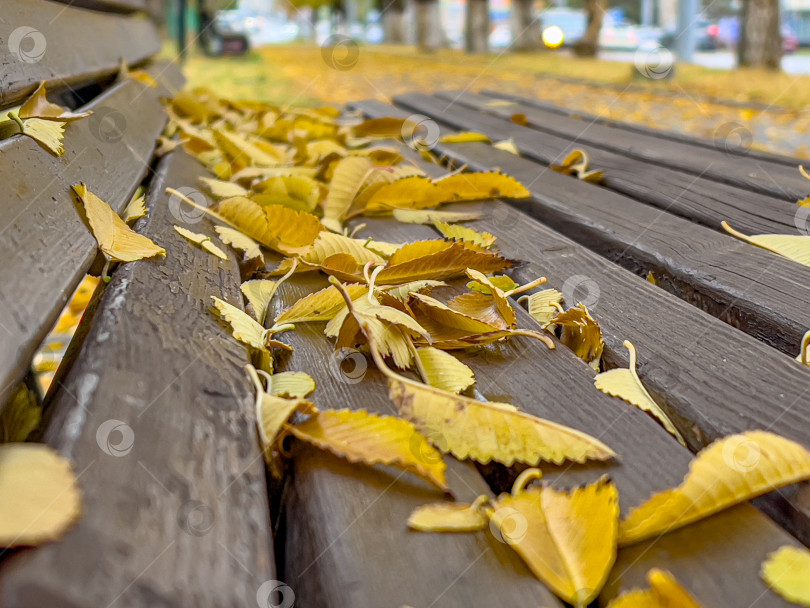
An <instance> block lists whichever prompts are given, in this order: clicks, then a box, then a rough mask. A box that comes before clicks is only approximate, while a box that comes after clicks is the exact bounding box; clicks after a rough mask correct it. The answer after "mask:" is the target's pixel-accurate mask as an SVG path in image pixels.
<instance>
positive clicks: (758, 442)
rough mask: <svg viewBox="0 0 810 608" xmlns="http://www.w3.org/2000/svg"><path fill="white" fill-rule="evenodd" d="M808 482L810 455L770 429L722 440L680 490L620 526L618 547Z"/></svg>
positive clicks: (699, 459)
mask: <svg viewBox="0 0 810 608" xmlns="http://www.w3.org/2000/svg"><path fill="white" fill-rule="evenodd" d="M806 479H810V451H808V450H807V449H806V448H804V447H803V446H801V445H799V444H798V443H795V442H793V441H790V440H788V439H785V438H784V437H780V436H779V435H775V434H773V433H768V432H766V431H747V432H745V433H740V434H738V435H729V436H728V437H725V438H723V439H719V440H717V441H715V442H714V443H712V444H711V445H710V446H708V447H707V448H705V449H703V450H701V451H700V452H699V453H698V455H697V456H696V457H695V458H694V460H692V464H691V465H690V466H689V472H688V473H687V474H686V477H684V480H683V482H682V483H681V485H679V486H678V487H676V488H671V489H669V490H665V491H663V492H660V493H658V494H655V495H653V496H652V497H651V498H650V499H649V500H647V502H645V503H644V504H642V505H640V506H638V507H636V508H635V509H633V510H632V511H631V512H630V513H629V514H628V515H627V517H626V518H625V519H624V520H622V522H621V523H620V526H619V544H620V545H630V544H633V543H637V542H639V541H642V540H645V539H647V538H651V537H653V536H658V535H660V534H664V533H666V532H670V531H673V530H677V529H678V528H681V527H683V526H686V525H688V524H691V523H694V522H696V521H699V520H701V519H703V518H705V517H708V516H709V515H713V514H714V513H717V512H719V511H722V510H723V509H727V508H729V507H731V506H734V505H736V504H739V503H741V502H745V501H747V500H751V499H752V498H756V497H757V496H760V495H762V494H765V493H767V492H771V491H773V490H776V489H777V488H781V487H783V486H786V485H790V484H792V483H797V482H799V481H804V480H806Z"/></svg>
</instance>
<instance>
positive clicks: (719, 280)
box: [397, 95, 810, 356]
mask: <svg viewBox="0 0 810 608" xmlns="http://www.w3.org/2000/svg"><path fill="white" fill-rule="evenodd" d="M399 100H400V98H397V101H398V103H399ZM402 102H403V105H405V106H406V107H407V108H408V109H409V110H416V111H419V112H423V113H426V114H428V115H429V116H431V117H433V118H435V119H437V120H439V121H440V122H442V123H443V124H447V123H451V122H452V123H453V124H454V126H457V125H458V124H459V123H460V122H463V123H464V124H465V125H466V127H465V128H472V129H478V128H479V127H481V125H482V123H481V122H480V121H479V120H478V118H477V116H483V115H481V114H480V113H477V112H473V115H472V116H469V112H470V110H464V109H463V108H459V107H458V106H456V105H454V106H452V107H451V108H450V109H445V108H447V104H446V102H445V101H443V100H439V99H436V98H433V97H429V96H424V95H421V96H420V95H407V96H403V97H402ZM463 112H467V113H466V114H463V118H460V116H462V113H463ZM496 120H498V122H499V123H504V121H503V120H500V119H496ZM519 128H522V127H519ZM537 139H538V140H539V139H541V138H540V137H537ZM531 146H532V144H526V146H525V147H524V149H525V150H526V151H527V154H528V152H529V150H533V148H532V147H531ZM440 150H441V151H443V152H445V153H447V154H448V155H449V156H450V157H451V158H454V159H455V160H456V161H457V162H458V163H459V164H461V163H467V164H469V165H470V166H471V167H474V168H476V169H485V168H491V167H499V168H501V169H502V170H504V171H506V172H508V173H510V174H512V175H514V176H515V177H516V178H518V179H519V180H521V181H522V182H523V183H525V184H527V185H528V187H529V189H530V190H531V191H532V196H533V198H532V201H531V202H530V203H523V204H522V205H523V208H524V209H525V210H526V211H527V212H528V213H530V214H531V215H533V216H534V217H536V218H537V219H539V220H541V221H542V222H543V223H545V224H547V225H548V226H551V227H552V228H555V229H557V230H559V231H560V232H562V233H564V234H566V235H567V236H569V237H571V238H573V239H574V240H576V241H578V242H580V243H582V244H584V245H586V246H587V247H589V248H590V249H593V250H594V251H597V252H599V253H601V254H602V255H604V256H605V257H606V258H608V259H609V260H611V261H614V262H616V263H618V264H621V265H622V266H624V267H626V268H628V269H630V270H632V271H633V272H636V273H637V274H642V275H643V276H646V274H647V272H650V271H651V272H653V274H654V275H655V277H656V279H659V285H660V286H662V287H664V288H665V289H667V290H668V291H670V292H672V293H674V294H676V295H678V296H680V297H682V298H684V299H686V300H687V301H689V302H690V303H692V304H695V305H696V306H698V307H700V308H702V309H703V310H706V311H708V312H710V313H711V314H713V315H715V316H717V317H718V318H720V319H722V320H724V321H726V322H727V323H730V324H731V325H734V326H735V327H737V328H739V329H742V330H743V331H745V332H747V333H749V334H751V335H753V336H755V337H756V338H758V339H760V340H762V341H764V342H766V343H767V344H770V345H771V346H774V347H775V348H778V349H779V350H781V351H783V352H785V353H787V354H791V355H794V356H795V355H796V353H798V352H799V344H800V342H801V338H802V335H803V334H804V332H805V331H806V330H807V328H808V327H810V309H808V307H807V305H806V303H807V302H808V301H810V268H808V267H807V266H804V265H801V264H798V263H796V262H793V261H791V260H788V259H786V258H783V257H781V256H779V255H776V254H774V253H771V252H769V251H765V250H763V249H760V248H758V247H754V246H752V245H749V244H747V243H744V242H742V241H739V240H737V239H735V238H733V237H730V236H728V235H725V234H720V233H718V232H716V231H714V230H711V229H708V228H705V227H703V226H699V225H696V224H693V223H691V222H689V221H687V220H685V219H683V218H680V217H677V216H675V215H671V214H669V213H666V212H665V211H663V210H660V209H656V208H654V207H650V206H648V205H645V204H643V203H640V202H638V201H635V200H632V199H630V198H627V197H625V196H622V195H620V194H617V193H614V192H611V191H607V190H605V189H603V188H600V187H598V186H595V185H593V184H588V183H585V182H583V181H580V180H577V179H574V178H572V177H570V176H565V175H561V174H559V173H556V172H554V171H551V170H549V169H548V168H546V167H542V166H539V165H538V164H536V163H534V162H532V161H531V160H528V159H527V158H522V157H517V156H515V155H513V154H509V153H508V152H503V151H500V150H497V149H494V148H492V147H491V146H489V145H487V144H482V143H474V144H448V145H440ZM808 183H810V182H808Z"/></svg>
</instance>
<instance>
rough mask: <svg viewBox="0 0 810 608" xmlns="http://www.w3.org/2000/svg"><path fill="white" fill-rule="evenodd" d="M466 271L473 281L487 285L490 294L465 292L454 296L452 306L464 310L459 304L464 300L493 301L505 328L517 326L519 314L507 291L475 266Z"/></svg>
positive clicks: (468, 311)
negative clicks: (513, 306) (516, 312)
mask: <svg viewBox="0 0 810 608" xmlns="http://www.w3.org/2000/svg"><path fill="white" fill-rule="evenodd" d="M466 272H467V276H468V277H470V278H471V279H472V280H473V281H476V282H478V283H479V284H481V285H484V286H486V287H487V288H488V289H489V292H490V293H489V295H486V294H484V293H478V292H472V293H469V294H464V295H462V296H459V297H457V298H454V299H453V300H452V301H451V302H450V307H451V308H455V309H456V310H464V309H463V308H460V306H459V303H460V302H461V301H462V300H483V301H485V302H491V304H490V307H494V309H495V310H496V311H497V314H498V316H499V317H500V319H501V320H502V321H503V323H504V324H505V327H504V328H503V329H506V328H515V327H517V315H516V314H515V310H514V308H512V304H511V303H510V302H509V298H508V297H507V296H506V293H505V292H504V291H503V290H502V289H501V288H500V287H498V286H497V285H496V284H495V283H494V282H492V281H490V280H489V277H487V276H485V275H484V274H483V273H481V272H478V271H477V270H475V269H473V268H468V269H467V270H466ZM482 303H483V302H482ZM471 313H472V311H471V310H467V314H471ZM479 318H480V317H479Z"/></svg>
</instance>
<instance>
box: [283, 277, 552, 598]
mask: <svg viewBox="0 0 810 608" xmlns="http://www.w3.org/2000/svg"><path fill="white" fill-rule="evenodd" d="M327 285H328V283H327V282H326V280H325V279H324V278H323V277H322V276H318V275H317V274H315V273H306V274H303V275H298V276H297V277H294V278H293V279H292V280H290V281H289V282H288V283H286V284H285V285H283V286H282V289H281V290H280V293H279V296H277V299H276V301H275V303H274V305H275V306H276V309H275V311H274V313H277V312H280V310H281V309H282V308H284V307H286V306H289V305H290V304H292V303H293V302H295V301H296V300H298V299H299V298H301V297H303V296H304V295H307V294H308V293H311V292H313V291H316V290H318V289H321V288H323V287H325V286H327ZM273 316H275V314H274V315H273ZM323 327H324V325H323V324H322V323H318V324H313V323H309V324H299V325H298V326H297V327H296V329H295V331H293V332H288V333H285V334H282V336H280V337H281V338H282V339H283V340H284V341H285V342H288V343H289V344H291V345H292V346H293V347H294V348H295V351H294V352H293V353H292V355H291V356H289V358H288V359H286V360H285V361H284V363H283V369H285V370H295V371H305V372H307V373H309V374H310V375H311V376H313V377H314V378H315V381H316V382H317V385H318V388H317V390H316V391H315V393H314V394H313V395H312V396H311V399H312V400H313V401H314V402H315V403H316V404H317V405H318V406H319V407H321V408H330V409H341V408H346V407H348V408H351V409H365V410H368V411H370V412H376V413H380V414H395V413H396V411H395V408H394V406H393V404H392V403H391V402H390V401H389V400H388V390H387V387H386V382H385V378H384V376H383V375H382V374H381V373H380V372H379V371H378V370H377V369H376V367H375V366H374V364H373V363H372V362H371V361H367V360H366V359H365V357H364V356H363V355H362V354H360V353H359V352H355V353H348V354H347V356H348V360H347V361H346V362H345V363H344V364H343V368H341V366H340V361H341V360H342V359H340V358H339V357H335V354H334V352H333V350H334V347H333V345H332V343H331V341H330V340H328V339H327V338H326V337H325V336H324V335H323ZM355 365H357V367H354V366H355ZM341 370H344V371H341ZM296 447H297V449H295V451H294V458H293V460H292V462H291V464H290V472H289V473H288V475H287V477H286V483H285V488H284V490H283V494H282V496H283V498H284V504H283V515H282V521H281V525H280V526H279V528H280V529H281V530H282V533H281V538H279V539H277V542H278V543H279V544H280V546H281V552H283V554H284V563H283V564H280V565H279V568H280V572H279V575H280V578H281V579H282V580H284V582H285V583H286V584H287V585H289V586H290V587H291V588H292V590H293V592H294V593H295V599H296V605H301V606H318V608H379V607H381V606H391V607H394V608H399V607H400V606H405V605H412V606H429V605H431V603H433V604H434V605H441V606H443V607H447V608H468V607H469V606H475V605H499V604H500V603H501V602H502V601H503V600H504V598H508V603H509V606H514V607H516V608H518V607H526V608H536V606H538V605H544V606H549V607H552V606H555V607H559V608H562V603H561V602H559V601H558V600H556V599H555V598H554V596H553V595H552V594H551V593H550V592H549V591H548V590H547V589H546V588H545V587H544V586H543V585H542V584H540V583H539V582H538V581H537V580H536V579H535V578H534V577H533V576H532V574H531V573H530V572H529V570H528V568H527V567H526V566H525V565H524V564H523V562H522V561H521V560H520V558H519V557H518V556H517V554H516V553H515V552H514V551H512V549H510V548H509V547H508V546H507V545H506V544H504V543H503V542H500V541H498V540H496V539H495V537H494V536H493V535H492V534H490V533H489V532H479V533H476V534H422V533H417V532H412V531H410V530H408V529H407V526H406V523H405V522H406V521H407V519H408V516H409V515H410V513H411V511H413V509H415V508H417V507H419V506H421V505H424V504H427V503H430V502H437V501H440V500H442V499H443V497H444V496H443V494H442V493H441V492H439V491H437V490H436V489H435V488H433V487H431V486H429V485H428V484H427V483H425V482H422V481H421V480H419V479H418V478H415V477H413V476H411V475H408V474H407V473H402V472H400V471H397V470H395V469H390V468H388V469H386V468H381V467H374V468H371V467H365V466H363V465H358V464H350V463H348V462H346V461H344V460H341V459H338V458H336V457H333V456H331V455H328V454H324V453H321V452H319V451H317V450H314V449H311V448H305V447H303V446H296ZM445 460H446V461H447V465H448V471H447V480H448V484H449V485H450V487H451V489H452V490H453V493H454V495H455V496H456V498H457V499H458V500H462V501H472V500H474V499H475V498H476V497H477V496H478V495H480V494H488V493H489V488H488V487H487V485H486V483H485V482H484V480H483V479H482V478H481V476H480V474H479V473H478V471H477V470H476V469H475V467H474V466H473V465H472V464H471V463H462V462H459V461H457V460H455V459H453V458H451V457H447V458H446V459H445Z"/></svg>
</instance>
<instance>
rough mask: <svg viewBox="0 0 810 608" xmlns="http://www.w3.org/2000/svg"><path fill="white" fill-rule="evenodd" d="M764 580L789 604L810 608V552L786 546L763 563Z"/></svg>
mask: <svg viewBox="0 0 810 608" xmlns="http://www.w3.org/2000/svg"><path fill="white" fill-rule="evenodd" d="M760 575H761V576H762V579H763V580H764V581H765V582H766V583H768V586H769V587H770V588H771V589H773V590H774V591H775V592H776V593H778V594H779V595H781V596H782V597H783V598H785V599H786V600H788V601H789V602H793V603H795V604H800V605H802V606H810V551H808V550H807V549H805V548H804V547H793V546H790V545H785V546H784V547H780V548H779V549H777V550H776V551H774V552H773V553H771V554H770V555H768V559H766V560H765V561H764V562H763V563H762V568H761V570H760Z"/></svg>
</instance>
